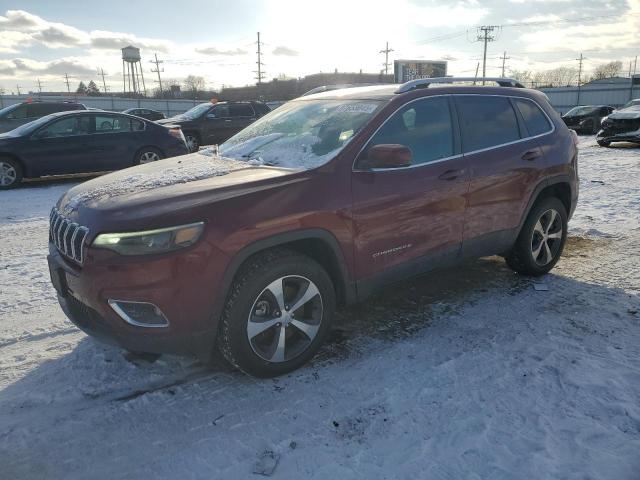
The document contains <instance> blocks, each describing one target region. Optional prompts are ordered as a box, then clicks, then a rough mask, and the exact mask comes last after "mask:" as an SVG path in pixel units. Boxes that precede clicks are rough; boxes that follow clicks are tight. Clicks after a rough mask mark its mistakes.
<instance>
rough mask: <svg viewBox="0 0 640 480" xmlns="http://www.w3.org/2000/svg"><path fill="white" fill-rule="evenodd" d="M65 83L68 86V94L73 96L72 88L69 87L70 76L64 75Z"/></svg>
mask: <svg viewBox="0 0 640 480" xmlns="http://www.w3.org/2000/svg"><path fill="white" fill-rule="evenodd" d="M64 83H66V84H67V92H68V93H69V94H71V87H70V86H69V75H67V74H66V73H65V74H64Z"/></svg>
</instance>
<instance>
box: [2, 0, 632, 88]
mask: <svg viewBox="0 0 640 480" xmlns="http://www.w3.org/2000/svg"><path fill="white" fill-rule="evenodd" d="M479 25H499V26H501V28H498V29H496V31H495V32H494V33H495V37H496V38H495V40H494V41H493V42H491V43H490V44H489V54H488V57H489V60H488V62H487V63H488V71H487V74H488V75H498V74H499V73H500V67H501V64H502V60H500V59H499V58H498V57H500V56H501V55H502V53H503V52H504V51H506V52H507V56H508V57H510V59H508V60H507V69H509V68H513V69H528V70H538V69H547V68H552V67H555V66H559V65H570V66H575V65H577V61H576V60H575V59H576V58H577V56H578V55H579V54H580V52H583V53H584V55H585V57H587V60H586V63H585V64H586V68H587V69H589V68H593V67H594V66H595V65H597V64H598V63H601V62H606V61H610V60H621V61H623V62H624V64H625V65H626V66H628V64H629V61H630V60H631V59H633V58H634V57H635V55H637V54H638V53H639V52H640V36H639V35H638V31H640V29H639V28H638V27H640V0H608V1H607V0H604V1H597V2H596V1H592V0H503V1H497V0H486V1H485V0H483V1H479V0H462V1H456V0H450V1H448V2H444V1H442V0H440V1H430V0H427V1H421V0H413V1H412V0H393V1H391V0H387V1H384V2H382V1H377V0H366V1H357V0H323V1H321V2H319V1H317V0H315V1H306V0H263V1H255V0H254V1H250V0H206V1H204V0H203V1H201V0H180V1H172V2H163V1H161V0H155V1H148V0H136V1H130V0H127V1H124V0H109V1H108V2H87V1H86V0H85V1H82V2H80V1H72V0H56V1H51V0H47V1H36V0H20V1H16V0H13V1H5V0H0V88H4V90H5V91H6V92H8V93H10V92H12V91H16V88H17V87H16V85H20V87H21V91H23V92H25V91H29V90H36V84H37V79H40V80H41V82H42V83H43V90H64V89H66V86H65V84H64V79H63V76H64V74H65V73H66V74H68V75H69V76H70V77H71V81H72V83H73V85H74V86H76V85H77V83H78V82H79V81H80V80H83V81H85V82H87V81H89V80H91V79H93V80H96V81H97V82H98V81H99V86H101V79H100V77H98V75H97V73H96V72H97V70H98V69H99V68H102V69H104V71H105V72H106V74H107V76H106V82H107V85H108V87H109V88H110V89H111V90H113V91H117V90H121V89H122V72H121V70H122V63H121V57H120V51H119V49H120V48H122V47H124V46H127V45H129V44H132V45H134V46H137V47H139V48H140V49H141V54H142V61H143V62H142V63H143V68H144V75H145V80H146V81H147V87H148V88H149V86H150V84H151V85H155V84H153V80H154V78H155V77H154V74H152V73H151V71H150V69H151V68H152V67H153V65H152V64H151V63H150V60H151V59H152V58H153V56H154V55H155V54H157V55H158V58H159V59H162V60H164V64H163V65H162V67H163V68H164V72H163V73H162V75H163V77H164V78H172V79H180V78H183V77H185V76H186V75H189V74H194V75H202V76H203V77H205V79H206V81H207V84H208V86H210V87H212V88H219V87H220V86H221V85H223V84H224V85H246V84H249V83H252V82H254V80H253V77H254V75H255V74H254V73H253V71H254V70H255V67H256V65H255V61H256V58H255V57H256V55H255V50H256V45H255V43H254V42H255V40H256V32H257V31H260V32H261V35H262V40H263V41H264V45H263V47H262V49H263V52H264V57H263V62H264V63H265V66H264V70H265V71H266V73H267V79H270V78H273V77H276V76H278V75H280V74H284V75H287V76H293V77H296V76H303V75H306V74H309V73H315V72H320V71H324V72H329V71H333V70H334V69H336V68H337V69H338V70H339V71H355V72H357V71H359V70H360V69H362V70H363V71H365V72H378V71H380V69H381V68H382V62H383V61H384V57H383V55H382V54H380V53H379V51H380V50H381V49H383V48H384V45H385V42H386V41H388V42H389V44H390V47H391V48H393V49H394V51H393V52H392V53H391V54H390V59H391V60H392V59H394V58H418V59H420V58H422V59H434V60H437V59H447V60H449V73H450V74H454V75H458V74H459V75H473V73H474V71H475V67H476V64H477V62H478V60H480V59H481V55H482V44H481V43H478V42H477V41H476V39H477V27H478V26H479ZM638 70H639V71H640V66H639V68H638Z"/></svg>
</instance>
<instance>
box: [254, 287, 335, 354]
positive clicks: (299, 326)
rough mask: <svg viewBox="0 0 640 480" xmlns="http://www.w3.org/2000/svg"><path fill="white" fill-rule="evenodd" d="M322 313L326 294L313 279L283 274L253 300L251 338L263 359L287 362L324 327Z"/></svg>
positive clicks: (255, 349)
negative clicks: (324, 294) (322, 293)
mask: <svg viewBox="0 0 640 480" xmlns="http://www.w3.org/2000/svg"><path fill="white" fill-rule="evenodd" d="M322 314H323V305H322V295H321V294H320V291H319V290H318V287H317V286H316V285H315V284H314V283H313V282H312V281H311V280H309V279H308V278H305V277H302V276H297V275H289V276H286V277H280V278H278V279H277V280H274V281H273V282H271V283H270V284H269V285H267V287H266V288H265V289H264V290H262V292H260V294H259V295H258V297H257V298H256V300H255V301H254V302H253V305H252V307H251V311H250V313H249V318H248V319H247V339H248V340H249V344H250V345H251V348H252V349H253V351H254V353H255V354H256V355H258V356H259V357H260V358H261V359H263V360H266V361H267V362H272V363H281V362H286V361H288V360H291V359H292V358H295V357H297V356H298V355H300V354H301V353H303V352H304V351H306V350H307V348H309V346H310V345H311V343H312V342H313V340H314V339H315V338H316V335H317V334H318V331H319V330H320V325H321V323H322Z"/></svg>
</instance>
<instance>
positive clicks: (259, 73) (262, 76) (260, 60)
mask: <svg viewBox="0 0 640 480" xmlns="http://www.w3.org/2000/svg"><path fill="white" fill-rule="evenodd" d="M262 43H263V42H261V41H260V32H258V41H257V42H256V44H257V45H258V51H257V52H256V53H257V54H258V61H257V62H256V65H258V70H257V71H256V72H255V73H256V74H257V76H256V80H258V85H260V84H261V83H262V79H263V78H264V72H263V71H262V66H263V65H264V63H262V50H261V47H262Z"/></svg>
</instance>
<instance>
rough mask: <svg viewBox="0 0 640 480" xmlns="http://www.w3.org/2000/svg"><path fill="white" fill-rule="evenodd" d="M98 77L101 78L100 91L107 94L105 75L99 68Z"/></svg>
mask: <svg viewBox="0 0 640 480" xmlns="http://www.w3.org/2000/svg"><path fill="white" fill-rule="evenodd" d="M98 75H100V76H101V77H102V89H103V90H104V93H107V82H105V81H104V76H105V73H104V70H103V69H102V68H100V73H98Z"/></svg>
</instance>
